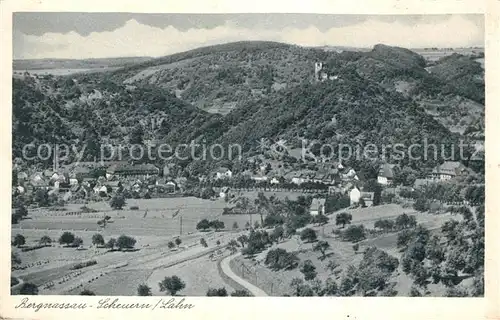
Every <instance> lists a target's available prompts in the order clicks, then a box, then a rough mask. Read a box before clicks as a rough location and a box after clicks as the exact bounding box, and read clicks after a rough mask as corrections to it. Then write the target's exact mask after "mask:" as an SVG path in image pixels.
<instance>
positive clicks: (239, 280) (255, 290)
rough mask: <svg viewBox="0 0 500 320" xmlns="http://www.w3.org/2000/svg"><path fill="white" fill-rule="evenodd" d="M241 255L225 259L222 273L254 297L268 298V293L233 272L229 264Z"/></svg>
mask: <svg viewBox="0 0 500 320" xmlns="http://www.w3.org/2000/svg"><path fill="white" fill-rule="evenodd" d="M240 254H241V253H236V254H234V255H231V256H227V257H225V258H224V259H222V261H221V263H220V265H221V269H222V272H224V274H225V275H226V276H228V277H229V278H231V279H232V280H234V281H235V282H237V283H238V284H240V285H241V286H243V287H245V288H246V289H247V290H248V291H249V292H250V293H251V294H252V295H253V296H254V297H267V296H268V295H267V293H266V292H264V290H262V289H260V288H258V287H256V286H254V285H253V284H251V283H250V282H248V281H246V280H245V279H243V278H240V277H239V276H237V275H236V274H235V273H234V272H233V270H231V267H230V266H229V262H231V259H233V258H235V257H237V256H239V255H240Z"/></svg>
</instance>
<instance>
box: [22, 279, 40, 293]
mask: <svg viewBox="0 0 500 320" xmlns="http://www.w3.org/2000/svg"><path fill="white" fill-rule="evenodd" d="M19 294H24V295H32V296H35V295H37V294H38V287H37V286H36V285H34V284H33V283H30V282H25V283H23V285H22V286H21V289H20V290H19Z"/></svg>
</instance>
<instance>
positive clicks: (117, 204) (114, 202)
mask: <svg viewBox="0 0 500 320" xmlns="http://www.w3.org/2000/svg"><path fill="white" fill-rule="evenodd" d="M109 205H110V206H111V208H113V209H115V210H122V209H123V207H124V206H125V205H126V201H125V197H124V196H123V195H122V194H116V195H115V196H113V198H111V201H110V203H109Z"/></svg>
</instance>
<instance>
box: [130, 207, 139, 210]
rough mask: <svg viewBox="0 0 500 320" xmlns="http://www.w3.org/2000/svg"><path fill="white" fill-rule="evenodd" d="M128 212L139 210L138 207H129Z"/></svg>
mask: <svg viewBox="0 0 500 320" xmlns="http://www.w3.org/2000/svg"><path fill="white" fill-rule="evenodd" d="M130 210H139V207H138V206H131V207H130Z"/></svg>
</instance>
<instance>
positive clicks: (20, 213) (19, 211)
mask: <svg viewBox="0 0 500 320" xmlns="http://www.w3.org/2000/svg"><path fill="white" fill-rule="evenodd" d="M16 215H17V216H18V217H21V218H24V217H26V216H27V215H28V209H26V207H25V206H24V205H21V206H19V208H17V209H16Z"/></svg>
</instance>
